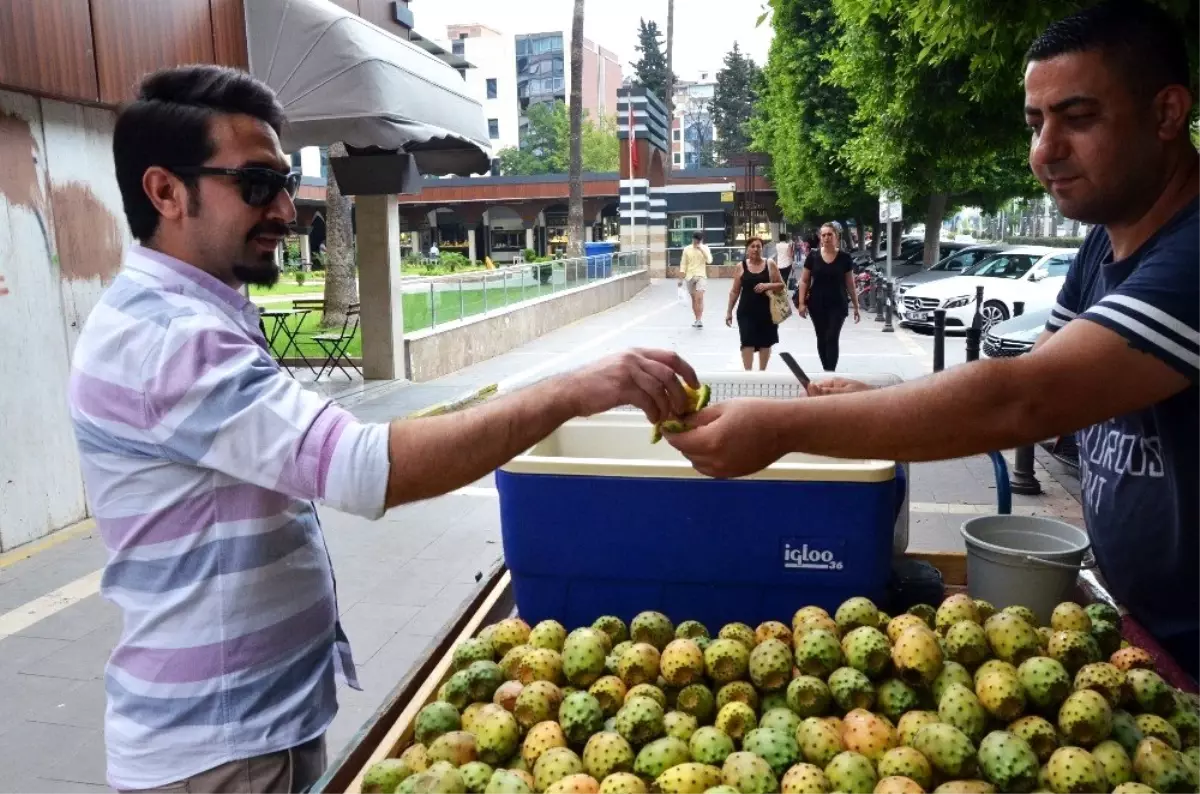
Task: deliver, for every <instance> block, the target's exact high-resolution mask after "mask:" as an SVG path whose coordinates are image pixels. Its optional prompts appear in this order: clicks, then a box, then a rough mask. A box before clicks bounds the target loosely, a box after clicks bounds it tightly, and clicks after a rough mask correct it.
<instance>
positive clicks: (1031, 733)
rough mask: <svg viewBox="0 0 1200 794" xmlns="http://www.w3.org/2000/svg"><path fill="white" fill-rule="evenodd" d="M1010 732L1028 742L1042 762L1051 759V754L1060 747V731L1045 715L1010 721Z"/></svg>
mask: <svg viewBox="0 0 1200 794" xmlns="http://www.w3.org/2000/svg"><path fill="white" fill-rule="evenodd" d="M1008 732H1009V733H1011V734H1012V735H1013V736H1019V737H1021V738H1022V739H1024V740H1025V741H1026V742H1028V743H1029V746H1030V747H1031V748H1033V752H1034V753H1035V754H1036V755H1037V757H1038V761H1040V762H1042V763H1045V762H1046V761H1049V760H1050V756H1052V755H1053V754H1054V751H1055V750H1057V749H1058V731H1056V730H1055V729H1054V726H1053V725H1051V724H1050V722H1049V721H1048V720H1047V719H1046V718H1044V717H1038V716H1034V715H1030V716H1028V717H1021V719H1019V720H1014V721H1013V722H1011V723H1009V725H1008Z"/></svg>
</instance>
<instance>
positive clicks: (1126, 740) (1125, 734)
mask: <svg viewBox="0 0 1200 794" xmlns="http://www.w3.org/2000/svg"><path fill="white" fill-rule="evenodd" d="M1112 722H1113V726H1112V734H1111V736H1112V738H1113V739H1116V740H1117V742H1119V743H1120V745H1121V746H1122V747H1123V748H1125V752H1127V753H1129V756H1130V757H1131V758H1132V757H1133V754H1134V753H1136V752H1137V746H1138V744H1139V743H1140V742H1141V741H1142V739H1144V738H1146V735H1145V734H1144V733H1142V729H1141V728H1140V727H1138V724H1137V719H1136V718H1135V717H1134V716H1133V715H1132V714H1130V713H1129V712H1128V711H1123V710H1121V709H1116V710H1114V711H1113V715H1112Z"/></svg>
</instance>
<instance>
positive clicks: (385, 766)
mask: <svg viewBox="0 0 1200 794" xmlns="http://www.w3.org/2000/svg"><path fill="white" fill-rule="evenodd" d="M414 774H416V772H415V770H413V769H411V768H410V767H409V766H408V764H406V763H404V762H403V761H401V760H400V759H399V758H385V759H384V760H382V761H379V762H377V763H374V764H371V766H370V767H369V768H368V769H367V772H366V774H365V775H363V781H362V790H363V794H391V792H393V791H395V790H396V787H397V786H399V785H400V784H401V783H403V782H404V780H405V778H408V777H411V776H412V775H414Z"/></svg>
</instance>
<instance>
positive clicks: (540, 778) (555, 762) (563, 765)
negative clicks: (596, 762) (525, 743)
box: [533, 747, 583, 791]
mask: <svg viewBox="0 0 1200 794" xmlns="http://www.w3.org/2000/svg"><path fill="white" fill-rule="evenodd" d="M581 772H583V762H582V761H580V760H579V756H577V755H576V754H575V752H574V751H573V750H570V749H568V748H566V747H551V748H550V749H549V750H547V751H546V752H544V753H542V754H541V756H539V757H538V760H537V763H536V764H534V766H533V780H534V787H535V788H536V789H537V790H538V791H545V790H546V789H548V788H550V786H552V785H554V784H555V783H557V782H558V781H560V780H562V779H563V778H565V777H568V776H570V775H578V774H579V773H581Z"/></svg>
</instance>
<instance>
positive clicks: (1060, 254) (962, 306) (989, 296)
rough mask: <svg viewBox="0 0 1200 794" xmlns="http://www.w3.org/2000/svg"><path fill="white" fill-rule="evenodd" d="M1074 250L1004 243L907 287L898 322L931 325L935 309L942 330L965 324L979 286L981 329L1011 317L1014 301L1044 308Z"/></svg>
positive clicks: (1032, 308) (1029, 308) (1050, 303)
mask: <svg viewBox="0 0 1200 794" xmlns="http://www.w3.org/2000/svg"><path fill="white" fill-rule="evenodd" d="M1075 251H1076V249H1074V248H1048V247H1045V246H1034V245H1023V246H1018V247H1014V248H1006V249H1004V250H1003V251H1000V252H998V253H996V254H994V255H993V256H990V257H988V258H987V259H985V260H983V261H982V262H980V263H979V264H977V265H975V266H974V267H973V268H971V269H970V270H967V271H965V272H964V273H963V274H962V275H959V276H954V277H953V278H947V279H942V280H941V281H933V282H929V283H926V284H919V285H917V286H915V287H913V288H912V289H910V290H909V291H908V292H906V293H905V294H904V297H903V298H901V299H900V303H901V307H900V308H901V315H900V323H901V324H902V325H906V326H917V327H932V326H933V312H934V310H935V309H945V310H946V328H947V329H951V328H967V327H968V326H970V325H971V321H972V320H973V319H974V317H975V291H976V289H977V288H979V287H983V305H982V306H981V307H980V315H981V318H982V320H983V330H984V331H985V332H986V331H987V329H988V328H991V327H992V326H993V325H995V324H996V323H999V322H1003V321H1004V320H1007V319H1008V318H1009V317H1012V316H1013V304H1014V303H1016V302H1017V301H1024V303H1025V311H1027V312H1030V311H1036V310H1038V309H1044V308H1049V307H1051V306H1053V305H1054V301H1055V299H1056V298H1057V297H1058V291H1059V290H1060V289H1061V288H1062V284H1063V281H1064V280H1065V278H1066V275H1067V270H1068V269H1069V268H1070V267H1071V263H1072V262H1074V261H1075Z"/></svg>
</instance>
